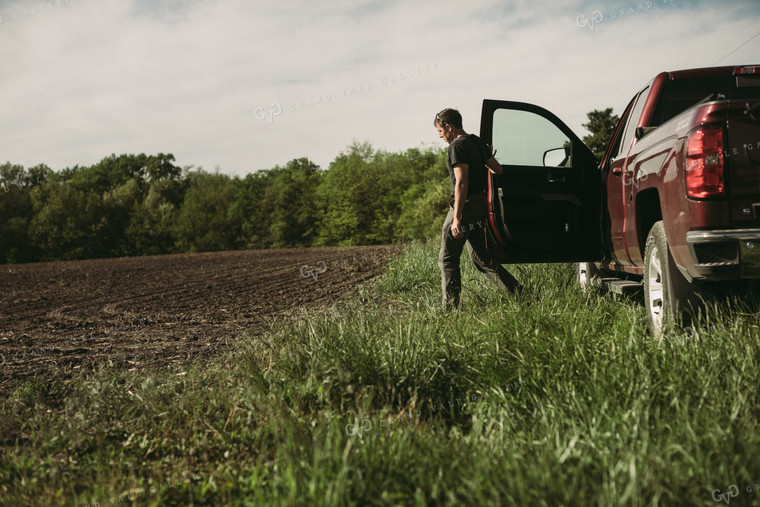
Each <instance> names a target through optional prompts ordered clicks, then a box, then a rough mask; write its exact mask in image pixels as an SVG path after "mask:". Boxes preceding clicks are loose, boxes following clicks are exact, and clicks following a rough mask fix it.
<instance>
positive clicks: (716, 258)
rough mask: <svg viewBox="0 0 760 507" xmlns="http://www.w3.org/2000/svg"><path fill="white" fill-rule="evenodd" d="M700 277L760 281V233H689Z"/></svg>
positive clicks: (753, 230) (687, 237)
mask: <svg viewBox="0 0 760 507" xmlns="http://www.w3.org/2000/svg"><path fill="white" fill-rule="evenodd" d="M686 244H687V245H688V247H689V253H690V254H691V260H692V262H693V263H694V268H695V269H696V271H697V273H699V275H700V276H701V277H703V278H706V279H710V280H740V279H749V278H760V229H727V230H722V231H691V232H687V233H686Z"/></svg>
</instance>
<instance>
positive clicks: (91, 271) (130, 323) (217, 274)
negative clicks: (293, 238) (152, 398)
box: [0, 246, 400, 392]
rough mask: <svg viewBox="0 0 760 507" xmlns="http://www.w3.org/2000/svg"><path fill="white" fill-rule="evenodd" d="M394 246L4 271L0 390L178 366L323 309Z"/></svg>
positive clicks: (373, 270)
mask: <svg viewBox="0 0 760 507" xmlns="http://www.w3.org/2000/svg"><path fill="white" fill-rule="evenodd" d="M399 251H400V247H398V246H373V247H341V248H309V249H279V250H247V251H236V252H214V253H200V254H182V255H164V256H152V257H129V258H119V259H96V260H86V261H67V262H49V263H38V264H17V265H4V266H0V298H1V299H0V392H2V391H5V390H7V389H10V388H12V387H13V386H14V385H17V384H18V383H19V382H20V381H21V380H23V379H25V378H30V377H32V376H37V377H41V378H44V379H53V378H62V379H64V380H66V379H69V378H71V377H72V376H73V375H77V374H79V373H81V372H84V371H88V370H91V369H93V368H96V367H98V366H99V365H104V366H111V365H113V366H119V367H126V368H128V369H131V368H136V369H139V368H144V367H147V366H165V367H168V368H181V366H182V364H183V363H185V362H187V361H197V360H199V359H202V358H205V357H209V356H210V355H212V354H214V353H215V352H218V351H220V350H224V349H228V348H229V347H231V346H232V345H233V343H234V342H235V339H236V337H238V336H239V335H240V334H241V333H242V332H244V331H251V332H253V333H256V332H259V330H264V329H266V327H267V326H268V325H269V323H270V322H271V320H272V318H273V317H276V316H277V315H281V314H283V313H285V312H289V311H291V310H294V309H297V308H300V307H313V306H316V305H320V304H326V303H331V302H333V301H335V300H336V299H337V298H338V297H339V296H340V295H342V294H344V293H346V292H347V291H349V290H351V289H352V288H354V287H356V285H357V284H359V283H360V282H363V281H365V280H368V279H370V278H372V277H373V276H375V275H377V274H378V273H379V271H380V268H381V267H382V264H383V263H384V262H385V261H386V260H387V259H388V258H389V257H390V256H392V255H395V254H396V253H398V252H399Z"/></svg>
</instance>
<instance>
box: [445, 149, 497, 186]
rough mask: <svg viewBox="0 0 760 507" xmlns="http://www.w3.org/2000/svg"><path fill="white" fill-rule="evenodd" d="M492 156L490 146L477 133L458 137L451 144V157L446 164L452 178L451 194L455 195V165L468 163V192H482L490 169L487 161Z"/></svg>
mask: <svg viewBox="0 0 760 507" xmlns="http://www.w3.org/2000/svg"><path fill="white" fill-rule="evenodd" d="M490 158H491V152H490V151H489V150H488V146H486V143H484V142H483V140H482V139H481V138H479V137H478V136H476V135H475V134H467V135H464V136H460V137H457V138H456V139H454V140H453V141H452V142H451V144H449V157H448V159H447V160H446V164H447V165H448V167H449V177H450V178H451V195H452V197H453V196H454V186H455V184H456V178H454V166H455V165H458V164H467V176H468V179H467V193H468V194H482V193H484V192H485V189H486V182H487V180H486V177H487V176H488V169H487V168H486V161H487V160H488V159H490Z"/></svg>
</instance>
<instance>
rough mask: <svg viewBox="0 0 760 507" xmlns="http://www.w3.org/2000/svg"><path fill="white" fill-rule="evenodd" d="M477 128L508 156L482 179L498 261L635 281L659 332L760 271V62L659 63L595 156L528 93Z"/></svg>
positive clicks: (486, 112)
mask: <svg viewBox="0 0 760 507" xmlns="http://www.w3.org/2000/svg"><path fill="white" fill-rule="evenodd" d="M480 134H481V137H482V138H483V140H484V141H485V142H487V143H489V144H491V145H492V146H493V148H494V149H495V150H496V152H497V153H496V158H497V160H498V161H499V163H500V164H501V165H502V166H503V168H504V172H503V174H501V175H498V176H496V175H491V177H490V181H489V188H488V203H489V227H488V230H487V241H488V247H489V251H490V252H491V254H492V255H494V257H496V258H498V259H499V260H500V261H501V262H503V263H521V262H580V265H579V279H580V281H581V282H582V283H584V282H587V281H588V280H589V279H590V278H592V277H604V278H605V279H607V280H609V279H613V280H619V283H620V285H621V286H624V285H629V286H633V287H634V288H635V287H641V288H643V291H644V301H645V304H646V307H647V313H648V316H649V317H648V320H649V326H650V329H651V331H652V332H653V334H655V335H659V334H661V333H662V332H663V330H664V328H665V327H667V326H670V325H676V326H678V325H688V322H690V319H692V318H693V317H694V316H695V315H696V314H697V313H698V311H699V309H700V308H701V307H702V306H701V304H702V301H703V300H704V299H706V298H709V297H710V295H712V294H716V293H719V292H720V291H721V290H722V289H723V288H724V287H725V285H726V284H727V283H733V284H734V285H735V283H736V282H735V281H739V283H742V281H743V280H751V279H758V278H760V66H758V65H745V66H740V67H733V66H732V67H712V68H702V69H691V70H680V71H676V72H663V73H661V74H658V75H657V76H656V77H655V78H654V79H652V80H651V81H650V82H649V83H647V85H646V86H644V88H642V89H641V90H640V91H639V92H638V93H637V94H636V95H635V96H634V97H633V99H631V101H630V103H629V104H628V106H627V107H626V109H625V111H624V112H623V114H622V116H621V118H620V122H619V124H618V125H617V127H616V128H615V131H614V133H613V135H612V138H611V140H610V143H609V145H608V147H607V150H606V153H605V154H604V157H603V158H602V160H600V161H598V160H596V158H595V157H594V155H593V154H592V153H591V151H590V150H589V149H588V147H586V146H585V145H584V144H583V142H582V141H581V140H580V139H579V138H578V137H577V136H576V135H575V134H574V133H573V132H572V131H571V130H570V129H569V128H568V127H567V126H566V125H565V124H564V123H563V122H562V121H561V120H560V119H559V118H557V117H556V116H555V115H554V114H552V113H551V112H549V111H547V110H545V109H543V108H541V107H538V106H535V105H532V104H526V103H521V102H507V101H498V100H485V101H484V102H483V112H482V116H481V126H480Z"/></svg>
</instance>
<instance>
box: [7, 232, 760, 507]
mask: <svg viewBox="0 0 760 507" xmlns="http://www.w3.org/2000/svg"><path fill="white" fill-rule="evenodd" d="M437 248H438V246H437V245H436V244H430V245H411V246H409V247H408V248H407V249H406V251H405V253H404V255H403V256H401V257H400V258H398V259H395V260H392V261H391V262H390V264H389V265H388V266H387V268H386V271H385V273H384V274H383V275H382V276H381V277H380V278H378V279H375V280H374V281H372V282H371V283H369V284H366V285H364V286H362V287H360V289H359V290H358V291H357V292H356V293H354V294H352V295H351V296H349V297H346V298H343V299H342V300H341V301H340V302H338V303H336V304H334V305H333V306H332V307H330V308H327V309H324V310H319V311H310V312H299V313H297V314H294V315H292V317H288V318H282V319H279V320H277V321H274V322H271V329H270V330H269V331H268V332H267V333H266V334H264V335H253V334H248V333H243V335H241V336H240V337H239V346H238V348H237V350H236V351H235V352H234V353H231V354H228V355H226V356H224V357H220V358H218V359H215V360H212V361H210V362H207V363H205V364H195V365H192V366H190V367H188V369H187V370H186V371H185V372H183V373H184V374H180V375H177V374H176V373H173V372H167V371H162V370H155V371H151V372H148V373H146V372H144V371H143V372H139V373H138V372H128V371H125V370H122V369H114V368H110V367H109V366H108V365H106V364H104V365H103V366H102V368H101V369H100V370H99V371H98V372H97V373H96V374H94V375H90V376H87V377H83V378H82V379H81V380H79V381H77V382H76V383H75V384H73V385H68V386H66V385H64V384H60V383H55V382H46V381H42V380H40V381H29V382H27V383H26V384H24V385H22V386H20V387H18V388H17V389H16V390H15V391H13V392H12V393H10V395H9V396H8V397H7V398H6V399H3V400H0V410H1V413H2V418H0V438H2V450H1V451H0V452H2V464H1V465H0V504H2V505H98V504H99V505H111V504H112V503H120V502H121V504H124V503H127V504H135V505H226V504H232V505H367V504H369V505H386V504H404V505H411V504H414V505H437V504H459V503H461V504H469V505H489V504H503V505H518V504H519V505H530V506H533V505H558V504H567V505H618V504H620V505H718V504H719V503H720V504H722V503H723V502H726V503H728V502H729V501H730V504H731V505H760V458H759V457H758V456H760V424H759V422H760V397H759V396H758V386H759V385H760V367H759V364H758V363H759V362H760V328H759V327H758V322H757V319H756V318H755V314H754V313H752V312H750V310H749V309H748V308H746V307H743V305H740V304H736V305H735V306H734V309H733V310H731V311H727V310H722V311H720V312H716V315H717V314H719V315H720V316H713V317H712V318H711V319H710V321H709V323H707V324H705V326H709V327H710V331H706V330H705V329H704V326H703V327H701V328H700V327H697V328H696V329H695V330H694V331H693V332H690V333H681V334H677V333H670V334H668V335H667V336H666V337H665V339H663V340H661V341H656V340H653V339H652V338H650V337H649V336H648V335H647V333H646V323H645V314H644V310H643V308H642V307H641V306H639V305H638V304H636V303H635V302H631V301H621V300H616V299H614V298H612V297H611V296H608V295H600V294H597V293H594V292H589V293H584V292H583V291H582V290H581V289H580V288H579V287H578V286H577V285H576V283H575V280H574V272H573V266H570V265H534V266H520V267H517V268H514V267H513V268H514V269H513V273H514V274H515V276H516V277H517V278H518V279H520V281H521V282H523V284H525V285H526V286H527V288H528V290H527V291H526V293H525V294H523V295H521V296H519V297H513V296H511V295H504V294H500V293H498V292H497V291H496V290H495V289H494V288H493V287H491V286H490V285H489V284H488V282H487V280H486V278H485V277H484V276H482V275H481V274H479V273H476V272H475V270H474V268H473V267H472V265H471V263H470V262H469V260H464V261H463V267H464V278H463V286H464V291H463V300H462V311H461V312H459V313H451V314H444V313H442V312H441V311H440V310H439V306H440V274H439V271H438V266H437V264H436V260H437ZM756 484H757V488H756V487H755V485H756ZM734 493H735V494H734ZM720 495H724V496H723V498H721V496H720ZM716 499H717V500H716Z"/></svg>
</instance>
